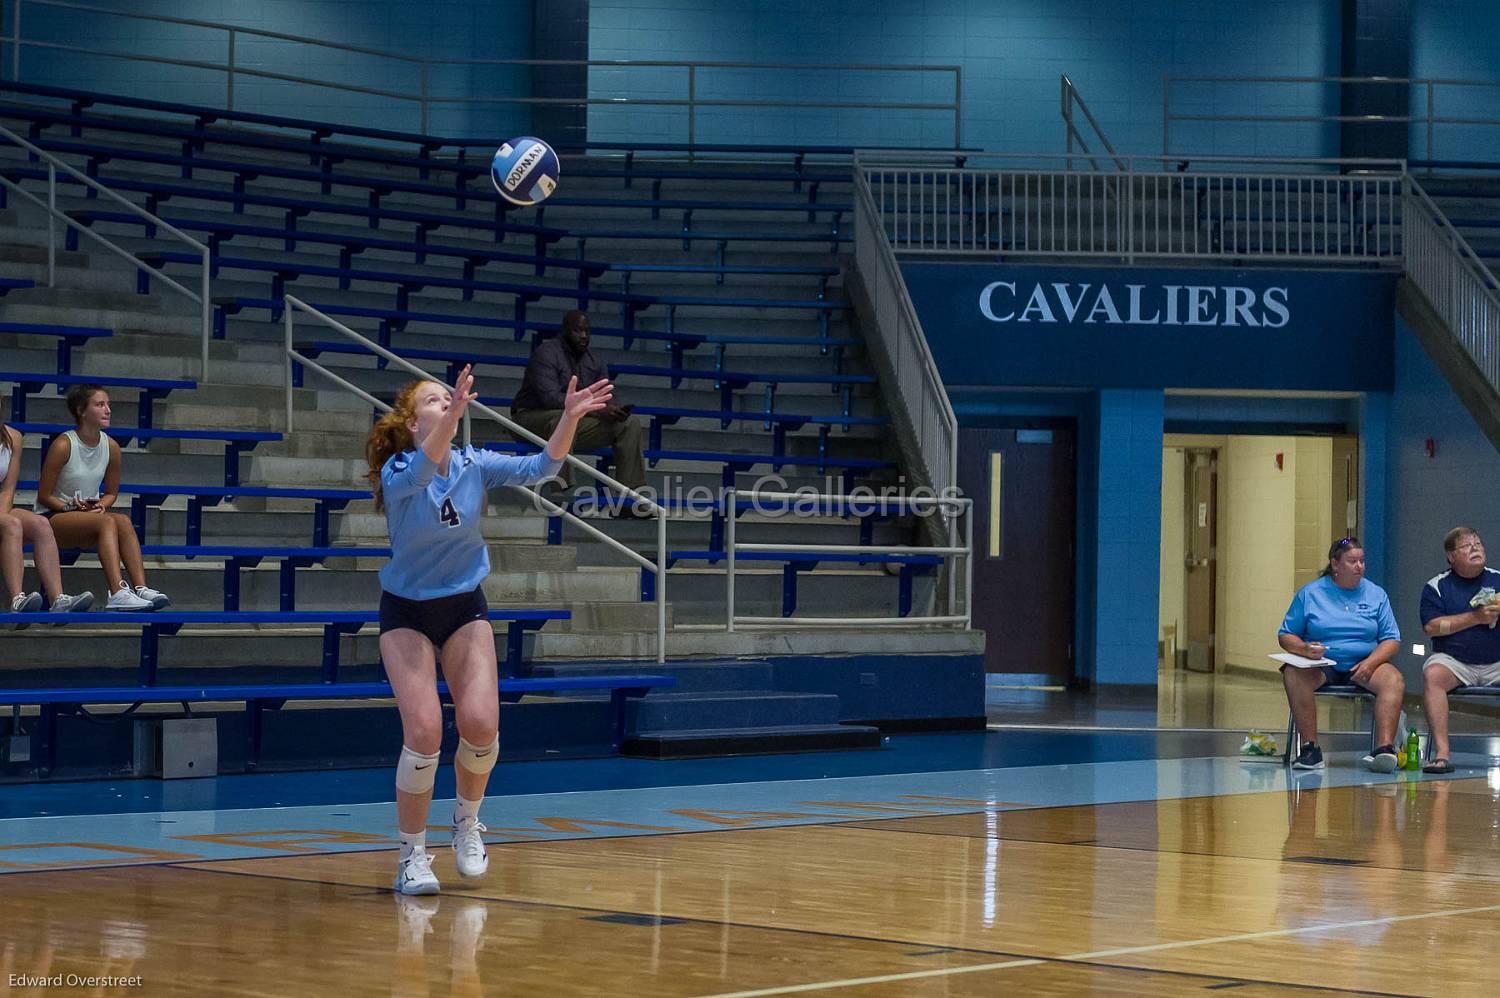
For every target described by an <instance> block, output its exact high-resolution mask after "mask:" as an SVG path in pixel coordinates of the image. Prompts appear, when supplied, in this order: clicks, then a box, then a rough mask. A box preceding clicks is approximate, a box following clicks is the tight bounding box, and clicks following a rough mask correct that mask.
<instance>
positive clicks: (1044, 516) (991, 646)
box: [958, 423, 1077, 685]
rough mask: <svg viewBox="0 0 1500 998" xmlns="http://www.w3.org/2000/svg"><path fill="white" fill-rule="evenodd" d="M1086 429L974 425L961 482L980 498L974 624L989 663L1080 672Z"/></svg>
mask: <svg viewBox="0 0 1500 998" xmlns="http://www.w3.org/2000/svg"><path fill="white" fill-rule="evenodd" d="M1076 437H1077V431H1076V429H1075V427H1074V426H1073V424H1071V423H1059V424H1056V425H1048V426H1045V427H1039V428H1035V427H1034V428H1002V427H965V428H961V429H960V431H959V477H958V481H959V487H960V488H962V489H963V491H964V494H965V495H967V496H969V497H971V498H972V499H973V500H974V626H975V627H979V628H981V629H983V630H984V632H985V660H984V661H985V672H986V673H991V674H1002V675H1014V676H1027V677H1035V678H1036V679H1037V680H1038V681H1040V682H1043V683H1045V684H1048V685H1051V684H1057V685H1066V684H1069V683H1071V682H1072V680H1073V655H1074V649H1073V621H1074V606H1073V599H1074V534H1075V530H1076V524H1077V446H1076Z"/></svg>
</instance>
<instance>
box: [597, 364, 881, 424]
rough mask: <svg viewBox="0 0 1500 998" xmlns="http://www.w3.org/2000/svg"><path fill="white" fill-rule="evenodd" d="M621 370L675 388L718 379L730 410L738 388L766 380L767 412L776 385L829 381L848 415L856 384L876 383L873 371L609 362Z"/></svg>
mask: <svg viewBox="0 0 1500 998" xmlns="http://www.w3.org/2000/svg"><path fill="white" fill-rule="evenodd" d="M622 374H632V375H636V376H639V377H646V378H668V379H670V380H671V385H672V387H673V388H676V387H677V386H678V385H680V384H682V382H684V381H687V380H690V379H693V380H699V381H705V380H706V381H713V382H716V387H717V388H718V390H719V408H720V409H721V410H731V409H733V408H734V393H735V391H737V390H738V389H741V388H748V387H749V386H750V385H752V384H758V383H763V384H764V385H765V386H766V407H765V413H766V415H771V414H773V413H775V412H776V386H777V385H783V384H797V385H828V386H829V388H830V389H831V390H832V391H834V392H838V393H839V394H840V397H841V401H842V409H841V413H842V415H845V416H848V415H849V409H850V406H851V405H852V404H853V389H854V386H855V385H873V384H874V383H875V377H874V375H870V374H776V373H774V372H770V371H725V370H722V369H703V370H700V369H695V368H684V367H657V366H653V365H650V364H610V365H609V376H610V378H611V379H612V380H613V379H617V378H618V377H619V376H620V375H622Z"/></svg>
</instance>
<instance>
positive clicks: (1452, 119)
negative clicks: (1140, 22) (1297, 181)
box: [1161, 75, 1500, 161]
mask: <svg viewBox="0 0 1500 998" xmlns="http://www.w3.org/2000/svg"><path fill="white" fill-rule="evenodd" d="M1344 87H1382V88H1385V87H1401V88H1406V89H1408V91H1409V94H1410V96H1409V107H1408V110H1407V113H1406V114H1337V113H1314V112H1311V111H1309V110H1307V109H1308V108H1310V107H1312V106H1313V104H1314V103H1315V102H1316V103H1321V104H1322V105H1323V106H1327V107H1337V106H1338V103H1339V102H1338V98H1339V90H1340V89H1341V88H1344ZM1497 90H1500V80H1459V79H1442V78H1438V77H1395V76H1173V75H1168V76H1166V77H1165V78H1164V79H1163V80H1162V98H1161V148H1162V152H1163V154H1169V153H1171V151H1172V142H1173V140H1174V136H1177V135H1180V133H1181V131H1182V129H1180V128H1179V129H1177V130H1176V131H1175V132H1174V129H1173V125H1174V124H1176V125H1183V124H1193V125H1210V126H1211V125H1214V124H1229V125H1234V126H1236V127H1244V126H1248V125H1261V124H1271V125H1294V126H1296V125H1327V126H1334V127H1335V128H1336V127H1337V126H1340V125H1345V124H1361V125H1379V124H1393V125H1405V126H1407V128H1408V132H1411V131H1415V130H1416V129H1418V128H1420V129H1421V134H1422V135H1423V143H1422V146H1421V147H1420V148H1422V149H1423V154H1422V159H1423V161H1432V160H1435V159H1437V158H1438V157H1439V153H1440V152H1441V150H1440V149H1439V147H1438V142H1437V129H1438V126H1440V125H1441V126H1443V127H1444V130H1445V131H1449V132H1450V134H1451V131H1450V130H1452V129H1470V130H1473V129H1488V130H1489V134H1490V135H1492V136H1493V135H1495V134H1497V133H1496V132H1495V129H1496V127H1497V126H1500V115H1496V114H1493V113H1490V114H1484V113H1473V112H1469V111H1465V110H1445V109H1444V107H1445V106H1446V107H1448V108H1452V107H1453V105H1454V104H1458V105H1459V107H1460V108H1462V107H1463V106H1464V104H1465V101H1464V98H1463V97H1462V96H1461V95H1462V94H1465V93H1469V94H1478V95H1479V99H1478V100H1477V101H1475V103H1483V102H1485V101H1487V102H1488V104H1487V106H1489V107H1494V106H1495V105H1494V100H1495V97H1496V91H1497ZM1248 91H1254V95H1253V96H1254V97H1255V98H1256V99H1252V100H1247V99H1246V98H1247V96H1249V95H1248V94H1247V92H1248ZM1225 95H1233V96H1234V97H1235V100H1234V102H1233V103H1234V106H1235V107H1237V108H1244V107H1247V106H1251V105H1257V104H1258V105H1259V106H1260V107H1262V108H1263V109H1262V110H1256V111H1243V110H1238V111H1236V112H1233V113H1228V112H1222V111H1214V110H1205V109H1204V107H1205V103H1207V104H1208V105H1212V103H1213V101H1214V99H1215V98H1216V97H1222V96H1225ZM1272 95H1276V96H1272ZM1470 134H1471V135H1472V134H1474V133H1473V132H1472V131H1471V132H1470ZM1178 141H1179V144H1180V143H1181V139H1180V138H1179V139H1178ZM1408 148H1409V151H1410V153H1411V155H1412V156H1415V155H1416V151H1417V148H1418V147H1417V146H1416V145H1410V146H1409V147H1408Z"/></svg>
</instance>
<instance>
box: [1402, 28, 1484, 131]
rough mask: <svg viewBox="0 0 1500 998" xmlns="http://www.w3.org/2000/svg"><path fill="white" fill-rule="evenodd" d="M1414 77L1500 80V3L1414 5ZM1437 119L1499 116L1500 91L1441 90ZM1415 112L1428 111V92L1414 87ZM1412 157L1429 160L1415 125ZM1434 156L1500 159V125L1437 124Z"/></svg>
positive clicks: (1437, 96) (1421, 128)
mask: <svg viewBox="0 0 1500 998" xmlns="http://www.w3.org/2000/svg"><path fill="white" fill-rule="evenodd" d="M1412 8H1413V9H1412V28H1411V34H1412V37H1411V47H1412V52H1411V74H1412V76H1413V77H1417V78H1422V77H1431V78H1438V79H1456V80H1500V4H1495V3H1493V2H1492V0H1441V2H1440V3H1414V4H1412ZM1433 100H1434V104H1435V116H1437V117H1457V118H1490V119H1494V118H1500V113H1497V111H1496V108H1497V107H1500V87H1454V86H1443V87H1438V88H1437V89H1436V90H1435V91H1434V94H1433ZM1411 108H1412V110H1411V113H1412V115H1414V116H1419V117H1420V116H1424V115H1426V113H1427V91H1426V89H1425V88H1423V87H1413V88H1412V92H1411ZM1411 128H1412V131H1411V142H1410V153H1409V155H1410V156H1412V157H1413V158H1418V159H1421V158H1426V156H1427V134H1426V128H1425V126H1424V125H1420V124H1413V125H1412V126H1411ZM1433 152H1434V154H1435V155H1436V157H1437V158H1440V159H1460V158H1467V159H1487V160H1491V161H1494V160H1500V126H1497V125H1438V126H1436V127H1435V128H1434V132H1433Z"/></svg>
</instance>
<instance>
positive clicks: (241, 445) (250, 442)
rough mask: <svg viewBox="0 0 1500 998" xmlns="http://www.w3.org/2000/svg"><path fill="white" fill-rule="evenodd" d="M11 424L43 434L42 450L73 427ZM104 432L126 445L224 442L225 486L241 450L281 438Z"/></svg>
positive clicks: (233, 478)
mask: <svg viewBox="0 0 1500 998" xmlns="http://www.w3.org/2000/svg"><path fill="white" fill-rule="evenodd" d="M11 425H12V426H14V427H15V428H16V429H17V430H20V431H21V432H22V433H35V434H38V435H40V436H42V437H44V438H46V442H45V443H44V444H43V445H42V447H43V451H44V452H45V451H46V450H47V449H48V448H50V447H51V446H52V441H53V440H55V439H56V438H57V437H59V436H61V435H62V434H64V433H66V432H67V431H68V430H71V429H73V424H71V423H26V422H16V423H12V424H11ZM104 432H105V433H106V434H108V435H109V436H110V437H111V438H113V439H114V440H115V441H117V442H118V443H119V444H120V445H121V446H126V445H128V444H130V442H131V441H139V442H140V443H141V444H146V443H149V442H150V441H152V440H206V441H210V442H214V443H221V444H223V445H224V487H225V488H228V489H232V488H234V487H235V486H237V485H239V484H240V455H241V454H244V453H247V452H248V451H251V450H254V449H255V445H256V444H261V443H265V442H267V441H274V440H280V439H281V434H280V433H263V432H257V431H255V430H163V429H159V428H153V427H149V426H110V427H109V428H108V429H106V430H105V431H104Z"/></svg>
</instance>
